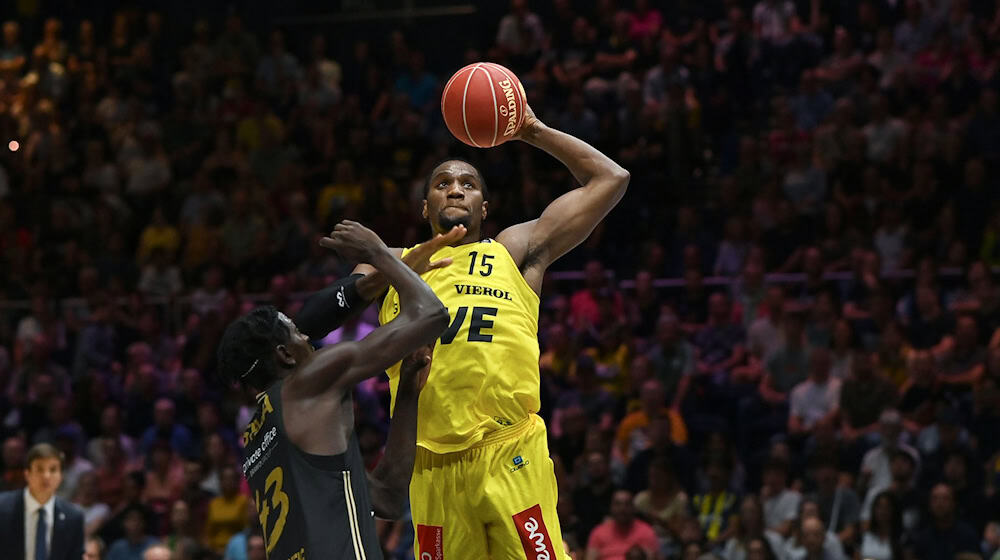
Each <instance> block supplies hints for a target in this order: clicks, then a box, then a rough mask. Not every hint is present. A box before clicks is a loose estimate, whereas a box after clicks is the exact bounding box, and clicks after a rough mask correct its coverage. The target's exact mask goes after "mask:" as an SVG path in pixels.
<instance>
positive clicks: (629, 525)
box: [587, 490, 659, 560]
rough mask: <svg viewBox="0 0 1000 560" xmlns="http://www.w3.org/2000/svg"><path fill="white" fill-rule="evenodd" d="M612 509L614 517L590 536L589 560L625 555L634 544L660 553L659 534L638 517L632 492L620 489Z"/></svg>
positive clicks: (615, 496)
mask: <svg viewBox="0 0 1000 560" xmlns="http://www.w3.org/2000/svg"><path fill="white" fill-rule="evenodd" d="M610 510H611V518H610V519H608V520H607V521H605V522H603V523H601V524H600V525H598V526H597V527H595V528H594V530H593V531H592V532H591V533H590V537H589V538H588V539H587V558H588V559H594V560H612V559H615V558H624V557H625V553H626V552H628V550H629V549H630V548H632V547H633V546H639V547H640V548H642V549H643V550H644V551H646V553H647V554H649V555H653V554H656V551H657V548H658V546H659V545H658V543H657V540H656V533H655V532H654V531H653V528H652V527H650V526H649V524H648V523H646V522H645V521H642V520H640V519H636V518H635V509H634V507H633V505H632V494H631V493H630V492H628V491H627V490H618V491H616V492H615V493H614V495H613V496H612V499H611V508H610Z"/></svg>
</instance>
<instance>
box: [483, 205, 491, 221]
mask: <svg viewBox="0 0 1000 560" xmlns="http://www.w3.org/2000/svg"><path fill="white" fill-rule="evenodd" d="M489 208H490V203H489V201H487V200H484V201H483V219H484V220H485V219H486V215H487V214H489Z"/></svg>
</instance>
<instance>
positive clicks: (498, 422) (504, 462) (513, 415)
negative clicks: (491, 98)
mask: <svg viewBox="0 0 1000 560" xmlns="http://www.w3.org/2000/svg"><path fill="white" fill-rule="evenodd" d="M525 113H526V115H525V123H524V126H523V127H522V129H521V132H520V133H519V134H518V139H519V140H521V141H523V142H527V143H528V144H531V145H533V146H535V147H537V148H541V149H542V150H544V151H546V152H548V153H549V154H551V155H552V156H554V157H556V158H557V159H559V160H560V161H561V162H562V163H563V164H565V165H566V167H568V168H569V170H570V171H571V172H572V173H573V176H574V177H575V178H576V179H577V181H579V182H580V184H581V185H583V186H582V187H580V188H577V189H574V190H571V191H569V192H567V193H565V194H564V195H562V196H560V197H559V198H557V199H556V200H555V201H553V202H552V203H551V204H550V205H549V206H548V208H546V209H545V211H544V212H542V215H541V216H539V217H538V219H536V220H532V221H530V222H526V223H522V224H517V225H514V226H511V227H509V228H507V229H505V230H503V231H502V232H501V233H500V234H499V235H498V236H497V237H496V239H481V238H480V229H481V225H482V221H483V219H485V218H486V216H487V214H488V209H489V203H488V201H487V190H486V182H485V181H484V178H483V176H482V174H481V173H480V172H479V170H478V169H476V168H475V167H473V166H472V165H471V164H469V163H467V162H465V161H461V160H448V161H445V162H443V163H441V164H440V165H438V166H437V167H435V168H434V169H433V170H432V171H431V175H430V177H429V178H428V185H427V193H426V200H424V208H423V215H424V218H426V219H427V221H428V222H429V223H430V226H431V228H432V229H433V230H434V233H435V234H444V233H446V232H449V231H451V230H452V228H453V227H459V228H462V227H464V228H465V229H466V235H465V236H464V237H463V238H462V239H461V240H459V241H457V242H455V243H454V244H453V245H451V246H445V247H442V248H441V249H439V250H438V251H437V252H436V253H434V255H433V256H432V257H431V260H432V261H436V262H434V263H432V269H431V270H430V271H428V272H426V273H424V274H423V276H422V277H423V279H424V280H425V281H426V282H427V284H428V285H430V287H431V289H433V290H434V292H435V293H436V294H437V296H438V297H439V298H440V299H441V301H442V302H443V303H444V305H445V306H446V307H447V308H448V311H449V314H450V316H451V323H450V326H449V328H448V329H447V330H446V331H445V333H444V334H443V335H442V336H441V337H440V338H439V339H438V340H437V342H436V343H435V346H434V350H433V354H432V362H431V371H430V374H429V377H428V380H427V385H426V386H425V388H424V389H423V392H421V394H420V406H419V412H418V418H417V446H418V447H417V454H416V460H415V462H414V472H413V478H412V480H411V482H410V507H411V511H412V515H413V523H414V528H415V531H416V536H417V539H416V544H415V547H416V554H415V557H416V558H417V559H418V560H472V559H475V560H479V559H485V558H492V559H494V560H507V559H515V558H516V559H524V558H530V559H531V560H536V559H538V560H555V559H557V558H566V554H565V552H564V548H563V543H562V535H561V533H560V529H559V519H558V517H557V516H556V501H557V489H556V479H555V475H554V473H553V467H552V461H551V460H550V459H549V450H548V445H547V442H546V433H545V425H544V423H543V421H542V420H541V418H539V417H538V416H537V414H536V413H537V412H538V408H539V371H538V358H539V350H538V339H537V331H538V305H539V294H540V293H541V286H542V276H543V275H544V273H545V270H546V268H547V267H548V266H549V265H550V264H551V263H552V262H553V261H555V260H556V259H557V258H559V257H560V256H562V255H564V254H565V253H566V252H568V251H569V250H571V249H572V248H574V247H576V246H577V245H578V244H580V243H581V242H583V241H584V240H585V239H586V238H587V237H588V236H589V235H590V233H591V231H593V229H594V227H595V226H597V224H598V222H600V221H601V220H602V219H603V218H604V216H606V215H607V213H608V212H609V211H610V210H611V208H613V207H614V206H615V204H617V202H618V201H619V200H620V199H621V197H622V196H623V195H624V193H625V189H626V187H627V185H628V182H629V174H628V172H626V171H625V170H624V169H623V168H622V167H620V166H619V165H618V164H616V163H615V162H614V161H612V160H611V159H609V158H608V157H606V156H605V155H604V154H602V153H601V152H599V151H598V150H596V149H595V148H593V147H592V146H590V145H588V144H587V143H585V142H583V141H581V140H579V139H577V138H574V137H572V136H570V135H568V134H565V133H563V132H560V131H558V130H555V129H553V128H550V127H548V126H546V125H545V124H543V123H542V122H540V121H539V120H538V119H536V118H535V115H534V113H533V112H532V111H531V109H530V108H528V109H527V110H526V111H525ZM410 250H411V249H395V250H394V251H396V254H397V255H400V256H402V257H405V255H406V254H407V253H408V252H409V251H410ZM443 263H448V264H449V266H440V265H442V264H443ZM355 273H358V274H365V275H366V276H364V277H363V278H359V279H358V281H357V284H356V288H357V292H358V294H359V295H360V296H361V297H362V298H363V299H365V300H371V299H374V298H375V297H377V296H379V295H380V294H382V293H385V294H386V295H385V298H384V300H383V303H382V307H381V309H380V313H379V319H380V321H381V323H382V324H385V323H388V322H389V321H392V320H393V319H394V318H395V317H396V315H397V314H398V313H399V303H398V300H399V297H398V294H397V293H396V292H395V290H393V289H391V288H390V289H388V292H386V289H387V285H386V283H385V281H384V279H383V278H381V275H380V274H379V273H378V272H376V271H375V270H374V269H373V268H371V267H368V266H366V265H360V266H359V267H358V269H356V270H355ZM388 373H389V378H390V381H391V388H392V396H393V402H395V397H396V384H397V382H398V379H399V364H396V366H394V367H393V368H391V369H390V370H389V372H388Z"/></svg>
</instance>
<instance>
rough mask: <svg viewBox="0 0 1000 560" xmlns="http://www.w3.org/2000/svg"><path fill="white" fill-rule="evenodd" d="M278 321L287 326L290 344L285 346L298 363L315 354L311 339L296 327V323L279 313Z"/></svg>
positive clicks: (287, 343)
mask: <svg viewBox="0 0 1000 560" xmlns="http://www.w3.org/2000/svg"><path fill="white" fill-rule="evenodd" d="M278 320H279V321H281V322H282V323H284V324H285V327H286V328H287V329H288V333H289V337H288V342H286V343H285V344H284V345H283V346H284V347H285V350H286V351H287V352H288V354H290V355H291V357H292V358H294V359H295V361H296V362H301V361H302V360H303V359H304V358H305V357H306V356H308V355H309V354H311V353H312V352H313V347H312V345H311V344H309V337H308V336H306V335H304V334H302V332H301V331H299V328H298V327H296V326H295V323H293V322H292V320H291V319H289V318H288V317H287V316H286V315H285V314H284V313H278ZM279 348H280V347H279Z"/></svg>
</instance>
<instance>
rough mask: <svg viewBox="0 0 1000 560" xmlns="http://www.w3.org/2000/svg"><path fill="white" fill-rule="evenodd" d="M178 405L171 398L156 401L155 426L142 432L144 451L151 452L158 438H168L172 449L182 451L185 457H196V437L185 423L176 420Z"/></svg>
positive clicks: (145, 452)
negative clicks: (194, 437)
mask: <svg viewBox="0 0 1000 560" xmlns="http://www.w3.org/2000/svg"><path fill="white" fill-rule="evenodd" d="M176 413H177V407H176V405H174V401H172V400H170V399H166V398H163V399H159V400H157V401H156V405H155V409H154V411H153V421H154V422H155V425H154V426H151V427H150V428H149V429H148V430H146V431H145V432H144V433H143V434H142V444H141V446H142V451H143V453H144V454H149V453H150V451H152V449H153V445H154V444H155V443H156V441H157V440H166V441H168V442H169V443H170V447H171V449H173V450H174V451H175V452H177V453H180V454H181V455H183V456H184V457H194V456H195V450H194V439H193V437H192V436H191V431H190V430H189V429H188V428H187V427H186V426H184V425H182V424H178V423H177V422H176V420H175V415H176Z"/></svg>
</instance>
